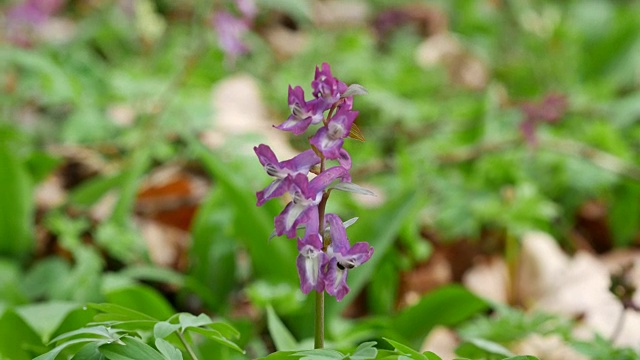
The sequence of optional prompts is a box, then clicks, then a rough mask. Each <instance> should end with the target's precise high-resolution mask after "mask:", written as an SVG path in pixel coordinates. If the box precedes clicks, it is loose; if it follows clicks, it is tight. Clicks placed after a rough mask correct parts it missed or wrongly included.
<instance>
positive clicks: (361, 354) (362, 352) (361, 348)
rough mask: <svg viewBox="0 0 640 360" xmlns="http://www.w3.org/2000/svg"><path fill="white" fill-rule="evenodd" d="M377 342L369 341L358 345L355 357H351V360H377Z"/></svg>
mask: <svg viewBox="0 0 640 360" xmlns="http://www.w3.org/2000/svg"><path fill="white" fill-rule="evenodd" d="M375 345H376V342H375V341H369V342H365V343H362V344H360V345H358V347H357V348H356V351H354V353H353V355H351V356H349V359H350V360H366V359H375V358H376V355H378V349H376V348H375Z"/></svg>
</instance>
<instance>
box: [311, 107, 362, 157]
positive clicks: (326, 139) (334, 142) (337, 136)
mask: <svg viewBox="0 0 640 360" xmlns="http://www.w3.org/2000/svg"><path fill="white" fill-rule="evenodd" d="M357 116H358V112H357V111H351V110H349V109H347V108H340V109H338V111H337V112H336V113H335V115H334V116H333V117H332V118H331V120H330V121H329V123H328V124H327V125H326V126H323V127H321V128H320V129H318V131H317V132H316V134H315V135H314V136H313V137H312V138H311V140H309V142H310V143H311V144H312V145H313V146H315V147H316V148H317V149H318V150H320V152H322V155H324V156H325V157H326V158H327V159H338V158H340V150H341V149H342V144H343V143H344V138H346V137H347V136H349V132H350V131H351V126H352V125H353V122H354V121H355V119H356V117H357Z"/></svg>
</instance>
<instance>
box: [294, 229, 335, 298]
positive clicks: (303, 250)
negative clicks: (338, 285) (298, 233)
mask: <svg viewBox="0 0 640 360" xmlns="http://www.w3.org/2000/svg"><path fill="white" fill-rule="evenodd" d="M298 252H299V254H298V257H297V259H296V266H297V268H298V275H299V277H300V289H301V290H302V292H303V293H305V294H308V293H309V292H311V290H316V291H317V292H321V291H324V278H323V271H322V269H323V268H324V265H325V264H326V262H327V261H328V257H327V254H325V253H324V252H323V251H322V238H321V237H320V235H318V231H317V226H316V230H315V231H314V230H312V229H310V227H307V231H306V233H305V237H304V238H303V239H298Z"/></svg>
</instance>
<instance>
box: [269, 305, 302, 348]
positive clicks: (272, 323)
mask: <svg viewBox="0 0 640 360" xmlns="http://www.w3.org/2000/svg"><path fill="white" fill-rule="evenodd" d="M267 327H268V328H269V334H270V335H271V338H272V339H273V343H274V345H275V346H276V349H277V350H280V351H286V350H295V349H297V348H298V342H297V341H296V339H295V338H294V337H293V335H292V334H291V332H290V331H289V329H287V327H286V326H285V325H284V324H283V323H282V321H281V320H280V318H279V317H278V315H277V314H276V312H275V311H274V310H273V308H272V307H271V306H267Z"/></svg>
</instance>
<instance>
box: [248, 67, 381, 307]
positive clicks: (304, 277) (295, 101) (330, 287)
mask: <svg viewBox="0 0 640 360" xmlns="http://www.w3.org/2000/svg"><path fill="white" fill-rule="evenodd" d="M311 87H312V88H313V92H312V94H313V99H311V100H309V101H306V100H305V98H304V90H302V88H301V87H300V86H296V87H295V88H292V87H291V86H289V107H290V108H291V115H290V116H289V117H288V118H287V120H285V121H284V122H283V123H282V124H280V125H278V126H275V127H276V128H277V129H280V130H284V131H290V132H292V133H293V134H295V135H300V134H303V133H305V132H306V131H307V129H308V128H309V127H310V126H311V125H321V126H320V127H319V128H318V129H317V130H316V133H315V135H313V136H311V137H310V139H309V143H310V147H311V149H309V150H306V151H304V152H302V153H300V154H298V155H297V156H295V157H293V158H292V159H290V160H285V161H279V160H278V158H277V157H276V155H275V154H274V153H273V151H272V150H271V148H269V146H267V145H264V144H262V145H259V146H256V147H255V148H254V150H255V152H256V155H258V159H259V160H260V163H261V164H262V166H264V169H265V171H266V172H267V174H268V175H270V176H272V177H273V178H274V180H273V182H272V183H271V184H269V186H267V187H266V188H265V189H264V190H262V191H259V192H257V193H256V196H257V198H258V202H257V205H258V206H260V205H262V204H264V203H265V202H266V201H267V200H270V199H273V198H277V197H280V196H283V195H285V194H287V193H288V194H289V195H290V196H291V198H292V200H291V201H290V202H289V203H288V204H287V205H286V207H285V208H284V210H283V211H282V212H281V213H280V214H279V215H278V216H276V218H275V221H274V223H275V234H276V235H277V236H281V235H286V236H287V237H288V238H297V239H298V251H299V254H298V258H297V261H296V263H297V268H298V275H299V276H300V288H301V289H302V292H303V293H305V294H308V293H309V292H310V291H311V290H316V291H317V292H322V291H325V290H326V292H327V293H329V294H330V295H332V296H335V297H336V299H337V300H338V301H340V300H342V298H343V297H344V296H345V295H346V294H347V293H348V292H349V286H348V285H347V282H346V280H347V273H348V271H349V269H352V268H354V267H356V266H359V265H361V264H363V263H365V262H366V261H367V260H369V258H371V255H373V247H371V246H369V244H368V243H366V242H359V243H356V244H354V245H353V246H351V244H350V242H349V239H348V238H347V232H346V230H345V225H344V223H343V222H342V220H341V219H340V217H339V216H338V215H336V214H326V215H324V206H325V205H326V200H327V199H328V196H329V192H330V191H331V190H332V189H340V190H346V191H352V192H361V193H369V192H368V191H366V190H364V189H362V188H360V187H358V186H357V185H355V184H352V183H351V176H350V174H349V170H350V169H351V157H350V156H349V153H348V152H347V151H346V150H345V149H343V148H342V145H343V143H344V139H345V138H347V137H349V136H350V134H351V133H352V128H353V127H355V126H354V124H353V122H354V120H355V119H356V117H357V116H358V112H357V111H354V110H352V105H353V95H359V94H364V93H366V91H365V90H364V88H362V87H361V86H359V85H351V86H347V85H346V84H345V83H343V82H342V81H340V80H338V79H336V78H334V77H333V76H332V75H331V69H330V67H329V65H328V64H326V63H323V64H322V68H317V67H316V73H315V78H314V80H313V82H312V83H311ZM325 112H327V115H326V117H325ZM352 137H353V136H352ZM327 160H336V161H337V164H336V166H333V167H328V168H326V163H327ZM310 173H313V174H316V176H315V177H313V178H312V179H311V180H309V177H308V175H309V174H310ZM340 184H341V185H342V186H340ZM299 228H304V236H303V237H299V236H298V234H297V230H298V229H299Z"/></svg>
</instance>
